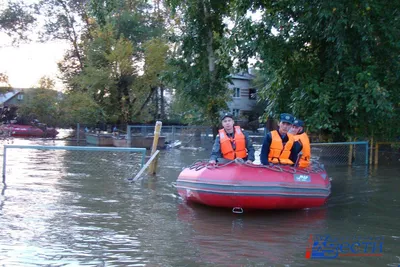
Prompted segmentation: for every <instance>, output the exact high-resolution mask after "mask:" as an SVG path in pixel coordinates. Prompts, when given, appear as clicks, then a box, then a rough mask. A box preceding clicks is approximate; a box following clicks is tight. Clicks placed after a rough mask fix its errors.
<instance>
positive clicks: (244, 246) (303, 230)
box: [178, 204, 326, 266]
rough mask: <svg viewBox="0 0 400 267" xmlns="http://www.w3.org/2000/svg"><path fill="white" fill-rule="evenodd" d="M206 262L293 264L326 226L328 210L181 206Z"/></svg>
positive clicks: (193, 240) (182, 216)
mask: <svg viewBox="0 0 400 267" xmlns="http://www.w3.org/2000/svg"><path fill="white" fill-rule="evenodd" d="M178 217H179V219H180V220H181V221H183V222H185V223H187V224H188V225H190V227H191V228H192V230H193V234H192V236H191V237H190V240H189V241H190V243H191V245H192V246H193V247H194V248H196V250H197V251H198V253H199V254H200V255H201V262H202V263H212V264H220V265H223V266H238V265H239V264H290V263H293V262H294V261H295V259H296V258H297V257H301V255H303V257H304V253H305V248H306V245H307V239H308V236H309V235H310V234H311V233H312V232H311V231H317V232H322V231H324V230H325V220H326V210H325V209H324V208H322V209H310V210H300V211H271V212H265V211H259V212H251V213H246V214H243V215H236V214H232V213H230V212H229V211H227V210H221V209H210V208H205V207H203V206H199V205H185V204H181V205H179V206H178Z"/></svg>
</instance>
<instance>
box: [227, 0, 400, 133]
mask: <svg viewBox="0 0 400 267" xmlns="http://www.w3.org/2000/svg"><path fill="white" fill-rule="evenodd" d="M236 7H237V9H236V10H237V11H238V13H237V14H236V17H237V18H238V19H237V25H238V27H236V28H235V29H234V33H233V35H232V38H234V40H235V41H236V45H237V46H238V48H239V49H238V51H240V52H241V53H240V55H239V57H240V58H241V59H243V60H245V59H246V58H248V57H249V56H256V57H258V58H259V59H260V62H259V64H258V66H259V67H260V69H261V70H262V72H263V74H264V75H265V77H264V78H265V84H264V87H263V88H262V90H261V92H260V96H261V97H262V98H263V99H265V100H268V101H269V105H268V107H267V114H272V115H274V114H278V113H280V112H283V111H288V112H293V113H294V114H295V115H296V116H300V117H302V118H304V119H305V121H306V123H307V125H308V126H309V128H310V129H311V130H313V131H324V132H327V133H331V134H333V136H334V139H335V140H346V139H348V138H354V137H357V136H363V137H367V136H377V137H378V136H379V137H383V136H388V135H390V136H393V135H395V134H398V131H397V130H396V129H393V127H387V121H393V120H397V118H399V115H400V114H399V111H400V109H399V99H400V93H399V90H397V88H398V87H399V86H400V79H399V76H398V75H397V74H396V73H400V72H399V71H400V59H399V56H398V55H399V54H400V47H399V46H398V37H399V36H400V26H399V24H398V23H393V22H394V21H398V20H399V19H400V12H399V11H400V3H399V2H395V3H388V2H382V1H368V2H365V1H364V2H363V1H353V2H342V1H336V0H333V1H329V2H327V1H325V2H321V1H305V0H304V1H294V0H284V1H260V2H253V1H247V0H243V1H242V0H238V1H236ZM249 10H250V11H256V10H258V11H259V12H260V13H261V14H262V17H261V19H260V20H259V21H252V20H251V18H246V17H245V16H244V14H245V13H247V12H248V11H249ZM242 15H243V16H242ZM396 131H397V133H396Z"/></svg>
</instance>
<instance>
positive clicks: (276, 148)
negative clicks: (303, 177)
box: [268, 130, 294, 164]
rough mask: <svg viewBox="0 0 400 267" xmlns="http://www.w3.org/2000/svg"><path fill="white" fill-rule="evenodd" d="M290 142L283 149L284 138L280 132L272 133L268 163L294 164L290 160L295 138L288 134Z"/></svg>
mask: <svg viewBox="0 0 400 267" xmlns="http://www.w3.org/2000/svg"><path fill="white" fill-rule="evenodd" d="M287 136H288V138H289V140H288V141H287V143H286V144H285V147H283V143H282V138H281V137H280V135H279V133H278V131H276V130H274V131H271V137H272V141H271V146H270V147H269V154H268V161H269V162H272V163H275V164H277V163H280V164H293V161H291V160H290V159H289V156H290V150H291V149H292V147H293V144H294V137H293V135H292V134H289V133H288V134H287Z"/></svg>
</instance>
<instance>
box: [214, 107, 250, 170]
mask: <svg viewBox="0 0 400 267" xmlns="http://www.w3.org/2000/svg"><path fill="white" fill-rule="evenodd" d="M221 122H222V126H223V127H224V128H223V129H221V130H219V133H218V135H217V137H216V138H215V142H214V145H213V148H212V151H211V157H210V161H209V162H210V163H211V164H215V163H217V161H218V159H221V158H223V159H225V160H234V159H235V158H241V159H244V160H245V161H246V163H252V162H253V161H254V159H255V157H254V147H253V144H252V143H251V140H250V138H249V136H248V134H247V133H245V132H243V131H242V129H241V128H240V126H234V124H235V121H234V120H233V115H232V114H230V113H225V114H223V115H222V116H221ZM219 161H221V160H219Z"/></svg>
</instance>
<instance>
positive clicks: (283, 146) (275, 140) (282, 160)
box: [260, 113, 300, 165]
mask: <svg viewBox="0 0 400 267" xmlns="http://www.w3.org/2000/svg"><path fill="white" fill-rule="evenodd" d="M293 120H294V117H293V115H291V114H288V113H282V114H281V115H280V121H279V124H278V126H279V128H278V130H273V131H271V132H269V133H267V135H266V136H265V137H264V141H263V144H262V147H261V153H260V161H261V164H263V165H268V164H270V163H274V164H288V165H293V164H294V163H295V162H296V159H297V154H298V153H297V152H296V151H300V150H298V146H299V145H298V144H295V141H294V136H293V135H292V134H290V133H288V132H289V130H290V128H291V127H292V124H293Z"/></svg>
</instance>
